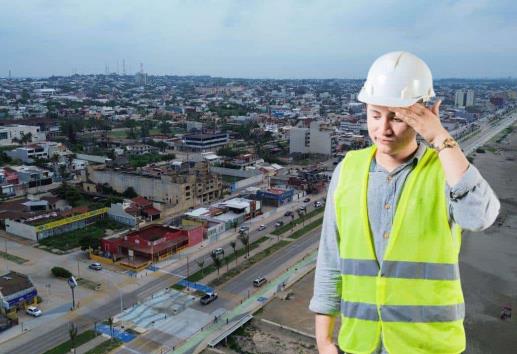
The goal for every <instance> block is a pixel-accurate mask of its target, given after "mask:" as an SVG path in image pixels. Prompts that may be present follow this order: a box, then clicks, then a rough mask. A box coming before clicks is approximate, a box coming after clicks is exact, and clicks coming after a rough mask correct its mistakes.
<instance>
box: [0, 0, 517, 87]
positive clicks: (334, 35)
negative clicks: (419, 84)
mask: <svg viewBox="0 0 517 354" xmlns="http://www.w3.org/2000/svg"><path fill="white" fill-rule="evenodd" d="M516 18H517V2H515V1H513V0H492V1H489V0H457V1H453V0H449V1H446V0H443V1H440V0H437V1H423V0H412V1H402V0H373V1H369V0H362V1H361V0H357V1H356V0H314V1H313V0H262V1H259V0H219V1H217V0H146V1H137V0H102V1H100V0H81V1H76V0H40V1H36V0H20V1H12V0H0V77H6V76H7V75H8V72H9V70H11V73H12V76H13V77H26V76H32V77H46V76H51V75H70V74H73V73H79V74H91V73H104V72H105V69H106V66H107V65H109V69H110V72H116V71H117V67H118V72H119V73H122V70H123V66H122V62H123V61H125V64H126V65H125V66H126V72H127V73H135V72H136V71H138V70H139V69H140V63H143V68H144V71H146V72H148V73H149V74H156V75H164V74H169V75H211V76H220V77H242V78H278V79H285V78H294V79H300V78H352V79H362V78H364V77H366V74H367V72H368V68H369V66H370V65H371V63H372V62H373V61H374V60H375V59H376V58H377V57H378V56H380V55H382V54H384V53H386V52H390V51H394V50H405V51H409V52H412V53H414V54H416V55H417V56H419V57H421V58H422V59H424V60H425V61H426V62H427V64H428V65H429V66H430V68H431V70H432V72H433V76H434V77H435V78H494V77H508V76H512V77H517V39H516V38H517V21H515V19H516ZM117 63H118V65H117Z"/></svg>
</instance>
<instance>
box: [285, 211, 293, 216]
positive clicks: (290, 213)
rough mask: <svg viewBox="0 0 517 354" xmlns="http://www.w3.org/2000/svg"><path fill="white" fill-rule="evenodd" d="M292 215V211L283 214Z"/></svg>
mask: <svg viewBox="0 0 517 354" xmlns="http://www.w3.org/2000/svg"><path fill="white" fill-rule="evenodd" d="M292 215H293V212H292V211H286V212H285V213H284V216H292Z"/></svg>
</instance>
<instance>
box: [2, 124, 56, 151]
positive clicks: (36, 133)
mask: <svg viewBox="0 0 517 354" xmlns="http://www.w3.org/2000/svg"><path fill="white" fill-rule="evenodd" d="M29 134H30V139H29V141H27V142H29V143H30V142H33V143H35V142H41V141H45V139H46V137H45V134H43V133H42V132H41V131H40V127H38V126H33V125H20V124H11V125H4V126H0V146H8V145H16V144H20V142H22V141H23V139H24V138H26V137H27V136H28V135H29Z"/></svg>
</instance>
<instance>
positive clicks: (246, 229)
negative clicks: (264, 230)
mask: <svg viewBox="0 0 517 354" xmlns="http://www.w3.org/2000/svg"><path fill="white" fill-rule="evenodd" d="M249 229H250V228H249V226H241V227H239V232H246V231H248V230H249Z"/></svg>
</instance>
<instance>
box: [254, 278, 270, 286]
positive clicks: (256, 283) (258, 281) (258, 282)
mask: <svg viewBox="0 0 517 354" xmlns="http://www.w3.org/2000/svg"><path fill="white" fill-rule="evenodd" d="M266 282H267V279H266V278H264V277H258V278H257V279H255V280H253V286H254V287H256V288H259V287H261V286H262V285H264V284H265V283H266Z"/></svg>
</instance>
